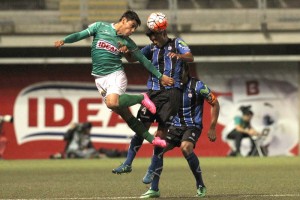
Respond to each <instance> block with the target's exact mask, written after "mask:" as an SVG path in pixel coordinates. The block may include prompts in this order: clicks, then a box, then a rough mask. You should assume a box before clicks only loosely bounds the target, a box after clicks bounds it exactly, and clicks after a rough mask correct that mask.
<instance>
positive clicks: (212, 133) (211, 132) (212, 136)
mask: <svg viewBox="0 0 300 200" xmlns="http://www.w3.org/2000/svg"><path fill="white" fill-rule="evenodd" d="M207 137H208V139H209V141H211V142H214V141H216V139H217V136H216V130H215V129H209V130H208V133H207Z"/></svg>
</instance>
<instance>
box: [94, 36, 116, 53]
mask: <svg viewBox="0 0 300 200" xmlns="http://www.w3.org/2000/svg"><path fill="white" fill-rule="evenodd" d="M96 49H105V50H107V51H109V52H110V53H113V54H115V55H118V54H119V50H118V49H117V48H116V47H115V46H114V45H112V44H111V43H109V42H107V41H105V40H98V42H97V45H96Z"/></svg>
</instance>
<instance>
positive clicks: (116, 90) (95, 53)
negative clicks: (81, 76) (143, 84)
mask: <svg viewBox="0 0 300 200" xmlns="http://www.w3.org/2000/svg"><path fill="white" fill-rule="evenodd" d="M140 25H141V20H140V19H139V17H138V15H137V14H136V13H135V12H134V11H131V10H128V11H126V12H125V13H124V14H123V15H122V16H121V18H120V20H119V21H118V22H117V23H107V22H95V23H93V24H91V25H90V26H89V27H88V28H87V29H85V30H83V31H81V32H77V33H73V34H70V35H68V36H66V37H65V38H64V39H63V40H58V41H56V42H55V47H57V48H60V47H61V46H63V45H64V44H65V43H74V42H77V41H79V40H82V39H85V38H88V37H90V36H93V42H92V46H91V55H92V65H93V69H92V75H93V76H94V77H95V83H96V86H97V88H98V90H99V92H100V93H101V95H102V96H103V97H104V98H105V103H106V106H107V107H108V108H110V109H112V110H113V111H115V112H117V113H118V114H119V115H121V117H122V118H123V119H124V120H125V121H126V122H127V124H128V126H129V127H130V128H131V129H132V130H133V131H134V132H136V133H137V134H138V135H140V136H141V137H143V138H145V139H146V140H147V141H148V142H150V143H152V144H153V145H155V146H161V147H164V146H166V142H165V140H162V139H160V138H159V137H154V136H153V135H151V134H150V133H149V132H148V130H147V129H146V128H145V127H144V125H143V124H142V123H141V122H140V121H139V120H138V119H136V118H135V117H134V116H133V115H132V113H131V112H130V110H129V109H128V107H130V106H132V105H135V104H137V103H141V104H142V105H144V106H145V107H146V108H147V109H149V111H150V112H152V113H155V112H156V107H155V105H154V104H153V102H152V101H151V100H150V99H149V97H148V95H147V94H146V93H142V94H141V95H128V94H125V91H126V88H127V78H126V74H125V72H124V69H123V65H122V60H121V58H122V56H123V53H122V52H121V51H120V50H119V49H120V47H122V46H126V47H127V48H128V49H129V51H130V52H131V53H132V54H133V56H134V57H135V58H136V60H138V61H139V62H140V63H142V64H143V65H144V67H145V68H146V69H147V70H148V71H149V72H150V73H152V74H153V75H154V76H155V77H157V78H158V79H159V80H160V81H161V83H162V84H163V85H169V86H170V85H173V84H174V80H173V79H172V78H170V77H168V76H166V75H163V74H161V73H160V72H159V71H158V70H157V69H156V68H155V67H154V66H153V65H152V63H151V62H150V61H149V60H148V59H147V58H146V57H145V56H144V55H143V54H142V53H141V51H140V50H139V48H138V47H137V45H136V44H135V42H134V41H133V40H131V39H130V38H129V36H130V35H131V34H132V33H133V32H134V31H135V30H136V29H137V27H138V26H140Z"/></svg>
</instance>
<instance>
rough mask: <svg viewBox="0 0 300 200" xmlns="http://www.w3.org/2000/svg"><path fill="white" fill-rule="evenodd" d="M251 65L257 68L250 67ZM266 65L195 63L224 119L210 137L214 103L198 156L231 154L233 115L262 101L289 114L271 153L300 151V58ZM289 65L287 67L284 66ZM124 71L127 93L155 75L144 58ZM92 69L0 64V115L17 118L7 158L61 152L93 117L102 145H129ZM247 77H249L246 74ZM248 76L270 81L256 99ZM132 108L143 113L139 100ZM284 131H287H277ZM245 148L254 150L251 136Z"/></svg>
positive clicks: (8, 127)
mask: <svg viewBox="0 0 300 200" xmlns="http://www.w3.org/2000/svg"><path fill="white" fill-rule="evenodd" d="M249 66H251V69H252V70H249V69H250V68H249ZM262 66H264V67H265V66H266V64H265V63H261V64H258V65H256V64H253V63H246V64H245V63H244V64H243V66H241V63H235V64H234V63H227V64H224V63H223V64H220V63H201V64H197V65H196V64H193V65H192V71H193V75H196V76H198V77H199V78H201V79H203V81H205V82H206V83H207V84H208V85H209V87H211V89H212V90H213V91H214V92H215V93H216V95H217V96H218V97H219V99H220V103H221V114H220V120H219V124H218V125H217V135H218V140H217V142H215V143H211V142H209V141H208V139H207V137H206V132H207V128H208V126H209V125H208V124H209V120H210V117H209V112H210V111H209V109H208V106H207V107H206V109H205V110H204V130H203V134H202V136H201V139H200V141H199V143H198V144H197V147H196V148H195V151H196V153H197V155H199V156H226V155H227V153H228V151H229V146H230V143H228V141H226V140H224V133H225V132H226V131H225V130H228V129H229V128H230V126H227V125H228V124H230V123H229V121H230V119H231V117H232V116H233V115H234V114H236V113H237V108H238V106H239V105H241V104H247V105H248V104H252V106H253V109H254V112H255V113H256V114H257V115H256V116H259V117H263V113H262V114H258V111H257V110H262V109H261V107H259V105H260V104H261V103H265V102H266V101H268V103H269V104H271V105H272V106H274V107H275V108H276V109H275V110H274V109H271V111H270V110H269V111H270V113H269V114H272V117H274V119H275V118H276V120H278V121H279V119H284V120H283V122H282V123H283V126H281V129H280V130H284V131H281V132H280V133H276V134H275V136H276V137H273V136H272V138H271V139H269V143H267V144H266V145H270V144H272V141H273V143H274V144H276V145H278V142H279V146H281V147H280V148H282V150H281V151H274V150H273V151H271V152H272V154H271V155H297V154H298V141H299V133H298V123H297V122H298V112H295V111H298V85H297V84H295V83H297V80H298V66H299V64H298V63H293V64H286V63H281V64H278V63H277V64H274V63H273V64H272V63H271V64H267V66H269V67H268V68H267V69H266V68H263V67H262ZM282 67H284V68H285V69H286V70H282V69H283V68H282ZM125 69H126V73H127V76H128V80H129V88H128V92H130V93H140V92H142V91H144V90H145V89H146V88H145V82H146V79H147V74H148V73H147V72H146V71H145V70H144V69H143V68H142V67H141V66H140V65H139V64H133V65H129V64H126V67H125ZM263 69H266V70H263ZM90 70H91V66H90V65H89V64H72V65H69V64H59V65H57V64H53V65H51V64H46V65H41V64H23V65H2V66H1V68H0V71H1V73H0V115H5V114H10V115H13V116H14V122H13V123H4V127H3V129H4V133H3V134H4V136H5V137H7V138H8V144H7V147H6V150H5V153H4V158H5V159H43V158H48V157H49V156H50V155H51V154H53V153H56V152H59V151H62V150H63V148H64V142H63V134H64V133H65V131H66V130H67V129H68V127H69V125H70V124H71V123H72V122H84V121H91V122H92V123H93V125H94V126H93V129H92V140H93V142H94V144H95V146H96V147H97V148H110V149H119V150H126V149H127V148H128V144H129V141H130V137H131V136H132V134H133V133H132V132H131V131H130V130H129V128H128V127H127V125H126V124H125V123H124V121H123V120H122V119H120V117H118V116H117V115H115V114H114V113H112V112H110V111H109V110H108V109H107V108H106V106H105V105H104V102H103V100H101V98H100V95H99V94H98V91H97V90H96V88H95V86H94V81H93V78H92V76H91V75H90ZM240 77H244V78H245V79H242V80H241V79H240ZM243 80H244V81H246V82H243ZM266 80H267V81H266ZM249 81H252V82H253V81H254V82H255V81H256V83H258V85H259V86H264V87H263V88H258V87H256V86H254V91H255V89H259V91H261V93H259V94H257V95H258V96H257V98H256V97H254V96H251V98H249V99H248V97H247V96H245V95H243V91H242V89H243V88H244V87H243V84H244V83H247V82H249ZM295 81H296V82H295ZM274 84H279V86H280V85H282V87H280V88H281V89H283V90H275V88H276V87H275V86H274ZM237 86H241V88H239V87H237ZM271 86H274V87H271ZM247 87H248V86H247ZM247 87H246V88H247ZM248 88H249V87H248ZM268 89H269V90H268ZM295 94H297V95H295ZM295 97H296V98H295ZM246 99H248V100H246ZM270 102H271V103H270ZM262 105H263V106H264V104H262ZM283 108H284V109H283ZM131 109H132V111H133V112H134V113H136V111H137V109H138V106H135V107H132V108H131ZM291 109H292V111H291V112H290V110H291ZM282 113H283V115H282ZM265 114H266V113H265ZM293 114H294V115H293ZM257 120H258V121H259V120H260V119H257ZM257 120H255V121H257ZM295 120H296V121H295ZM288 122H291V124H292V127H290V129H288V126H289V125H290V124H289V123H288ZM258 123H259V122H258ZM282 123H281V125H282ZM260 125H261V123H260ZM155 128H156V127H155V126H154V127H153V128H151V131H150V132H151V133H154V131H155ZM259 128H261V127H259ZM277 132H278V131H277ZM278 134H280V137H277V136H278ZM281 136H282V137H281ZM287 138H288V139H287ZM285 140H286V142H284V141H285ZM270 141H271V142H270ZM282 142H283V143H282ZM276 145H275V146H274V145H273V147H274V148H275V149H276V148H277V149H278V148H279V146H276ZM271 146H272V145H271ZM273 147H272V148H273ZM245 148H246V149H247V142H246V143H245ZM274 148H273V149H274ZM151 154H152V146H151V145H150V144H148V143H145V144H144V145H143V147H142V149H141V151H140V152H139V154H138V156H143V157H144V156H151ZM167 155H168V156H180V155H181V152H180V151H179V150H178V149H176V150H174V151H172V152H169V153H168V154H167Z"/></svg>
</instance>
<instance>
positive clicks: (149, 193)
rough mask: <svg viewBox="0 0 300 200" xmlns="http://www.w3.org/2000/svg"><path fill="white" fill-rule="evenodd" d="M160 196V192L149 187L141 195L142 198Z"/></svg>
mask: <svg viewBox="0 0 300 200" xmlns="http://www.w3.org/2000/svg"><path fill="white" fill-rule="evenodd" d="M158 197H160V192H159V191H155V190H151V189H149V190H148V191H147V192H146V193H144V194H142V195H141V196H140V199H149V198H158Z"/></svg>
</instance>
